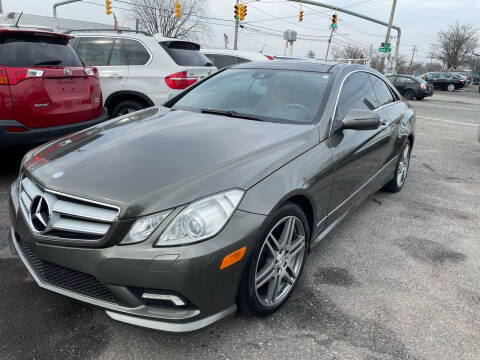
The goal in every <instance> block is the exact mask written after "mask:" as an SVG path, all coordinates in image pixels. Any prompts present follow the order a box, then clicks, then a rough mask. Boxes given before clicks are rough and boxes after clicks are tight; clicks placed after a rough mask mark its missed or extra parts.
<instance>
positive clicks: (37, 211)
mask: <svg viewBox="0 0 480 360" xmlns="http://www.w3.org/2000/svg"><path fill="white" fill-rule="evenodd" d="M30 219H31V221H32V225H33V228H34V229H35V230H36V231H38V232H40V233H44V232H45V231H46V230H47V229H48V225H49V222H50V208H49V207H48V202H47V199H45V198H44V197H43V196H37V197H36V198H34V199H33V201H32V205H31V207H30Z"/></svg>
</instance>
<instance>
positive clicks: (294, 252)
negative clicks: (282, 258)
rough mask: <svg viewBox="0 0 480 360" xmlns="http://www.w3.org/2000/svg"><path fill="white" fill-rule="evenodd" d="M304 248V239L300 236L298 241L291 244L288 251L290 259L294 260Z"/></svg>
mask: <svg viewBox="0 0 480 360" xmlns="http://www.w3.org/2000/svg"><path fill="white" fill-rule="evenodd" d="M304 247H305V237H304V236H302V237H300V238H299V240H298V241H297V242H296V243H295V244H293V246H292V250H291V251H290V259H292V260H293V259H294V258H295V257H296V256H297V255H298V253H299V252H300V251H302V249H303V248H304Z"/></svg>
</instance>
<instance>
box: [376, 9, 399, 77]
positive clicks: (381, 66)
mask: <svg viewBox="0 0 480 360" xmlns="http://www.w3.org/2000/svg"><path fill="white" fill-rule="evenodd" d="M396 7H397V0H393V4H392V11H391V12H390V21H389V22H388V27H387V36H385V43H389V42H390V33H391V31H392V24H393V17H394V16H395V8H396ZM384 66H385V57H384V56H382V58H381V59H380V68H379V70H378V71H380V72H381V73H383V68H384ZM395 66H396V65H395Z"/></svg>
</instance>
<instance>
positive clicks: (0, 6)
mask: <svg viewBox="0 0 480 360" xmlns="http://www.w3.org/2000/svg"><path fill="white" fill-rule="evenodd" d="M2 13H3V9H2V0H0V14H2Z"/></svg>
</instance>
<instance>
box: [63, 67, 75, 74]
mask: <svg viewBox="0 0 480 360" xmlns="http://www.w3.org/2000/svg"><path fill="white" fill-rule="evenodd" d="M63 72H64V73H65V75H68V76H71V75H72V74H73V71H72V69H70V68H68V67H67V68H65V69H63Z"/></svg>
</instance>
